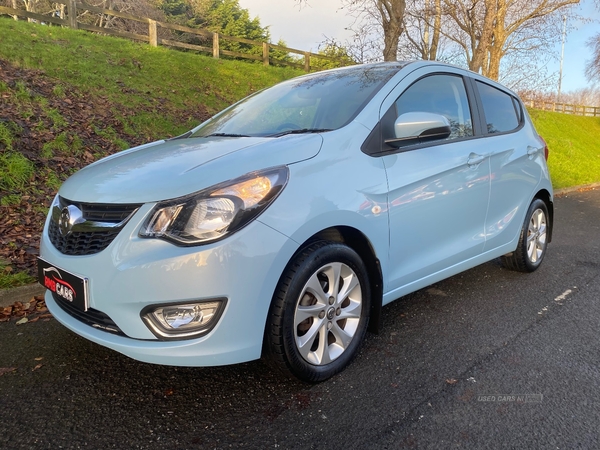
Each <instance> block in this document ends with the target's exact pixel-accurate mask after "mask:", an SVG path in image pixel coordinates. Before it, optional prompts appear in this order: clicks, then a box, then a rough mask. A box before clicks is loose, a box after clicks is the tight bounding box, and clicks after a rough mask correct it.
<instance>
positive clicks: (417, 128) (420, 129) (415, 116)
mask: <svg viewBox="0 0 600 450" xmlns="http://www.w3.org/2000/svg"><path fill="white" fill-rule="evenodd" d="M450 133H452V129H451V128H450V122H449V121H448V119H447V118H446V117H444V116H442V115H441V114H433V113H428V112H408V113H404V114H402V115H401V116H400V117H398V118H397V119H396V122H394V135H395V137H394V138H393V139H387V140H386V141H385V143H386V144H389V145H391V146H392V147H401V146H405V145H411V144H419V143H421V142H428V141H435V140H441V139H446V138H447V137H448V136H450Z"/></svg>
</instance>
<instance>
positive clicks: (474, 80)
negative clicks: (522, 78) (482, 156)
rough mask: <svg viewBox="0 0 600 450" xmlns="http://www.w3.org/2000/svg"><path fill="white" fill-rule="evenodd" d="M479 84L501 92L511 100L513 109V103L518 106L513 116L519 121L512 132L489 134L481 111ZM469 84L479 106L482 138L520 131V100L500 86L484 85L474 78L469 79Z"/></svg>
mask: <svg viewBox="0 0 600 450" xmlns="http://www.w3.org/2000/svg"><path fill="white" fill-rule="evenodd" d="M478 82H479V83H481V84H485V85H486V86H489V87H491V88H494V89H497V90H499V91H500V92H503V93H504V94H506V95H508V96H509V97H510V98H511V100H512V105H513V108H514V107H515V102H516V104H517V105H519V109H520V111H517V110H516V109H515V114H516V116H517V119H518V120H519V124H518V125H517V127H516V128H514V129H512V130H508V131H501V132H499V133H490V132H488V130H487V120H486V118H485V112H484V110H483V102H482V101H481V94H480V92H479V90H478V88H477V83H478ZM471 83H472V85H473V89H474V91H475V97H476V98H477V103H478V106H479V109H480V111H481V113H480V118H479V120H480V122H481V123H480V125H481V131H482V135H483V136H482V137H490V136H504V135H505V134H512V133H516V132H517V131H520V130H521V129H522V128H523V127H524V126H525V114H524V113H523V103H522V102H521V100H520V99H519V98H518V97H516V96H515V95H514V94H512V93H511V92H509V91H508V90H506V89H503V88H502V87H501V86H494V85H492V84H491V83H486V82H485V81H484V80H480V79H475V78H471Z"/></svg>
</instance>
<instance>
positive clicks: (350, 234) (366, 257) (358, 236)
mask: <svg viewBox="0 0 600 450" xmlns="http://www.w3.org/2000/svg"><path fill="white" fill-rule="evenodd" d="M320 240H323V241H331V242H339V243H342V244H344V245H347V246H348V247H350V248H351V249H352V250H354V251H355V252H356V253H358V256H360V259H361V260H362V261H363V263H364V265H365V269H366V270H367V274H368V275H369V284H370V288H371V311H370V319H369V327H368V331H370V332H372V333H376V334H377V333H379V330H380V329H381V323H382V315H381V309H382V300H383V275H382V271H381V264H380V261H379V258H377V255H376V253H375V250H374V248H373V246H372V244H371V242H370V241H369V239H368V238H367V237H366V236H365V235H364V234H363V233H362V232H361V231H359V230H357V229H356V228H353V227H348V226H335V227H330V228H326V229H324V230H321V231H319V232H318V233H316V234H314V235H313V236H311V237H310V238H309V239H307V240H306V242H304V243H303V244H302V245H301V246H300V248H299V249H298V251H297V252H296V253H298V252H300V251H302V249H303V248H305V247H306V246H307V245H310V244H311V243H313V242H315V241H320ZM294 257H295V255H294Z"/></svg>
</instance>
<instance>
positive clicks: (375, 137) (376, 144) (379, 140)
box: [360, 71, 483, 157]
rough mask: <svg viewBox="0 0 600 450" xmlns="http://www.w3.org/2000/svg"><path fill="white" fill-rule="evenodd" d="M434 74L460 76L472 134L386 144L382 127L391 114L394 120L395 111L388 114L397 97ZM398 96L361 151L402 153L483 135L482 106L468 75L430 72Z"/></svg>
mask: <svg viewBox="0 0 600 450" xmlns="http://www.w3.org/2000/svg"><path fill="white" fill-rule="evenodd" d="M435 75H446V76H454V77H459V78H462V80H463V84H464V87H465V92H466V95H467V103H468V105H469V109H470V112H471V124H472V126H473V135H472V136H465V137H460V138H456V139H452V140H450V141H448V140H445V139H443V140H439V141H427V142H420V143H417V144H411V145H406V146H404V147H399V148H397V147H392V146H390V145H387V144H386V143H385V140H384V138H383V136H382V129H383V128H385V127H386V126H388V127H389V125H390V124H389V120H390V117H391V116H393V118H392V119H391V120H392V121H394V120H395V119H396V117H397V113H396V114H393V115H392V114H390V111H391V110H392V109H393V108H396V101H397V100H398V98H400V96H401V95H402V94H403V93H404V92H405V91H406V90H407V89H409V88H410V87H411V86H413V85H414V84H415V83H418V82H419V81H421V80H422V79H424V78H427V77H431V76H435ZM400 96H398V98H397V99H396V100H394V102H393V103H392V105H391V106H390V107H389V109H388V110H387V111H386V112H385V113H384V114H383V115H382V116H381V119H379V122H377V125H375V126H374V127H373V130H371V133H370V134H369V136H368V137H367V139H365V141H364V142H363V144H362V146H361V148H360V149H361V151H362V152H363V153H365V154H367V155H369V156H374V157H378V156H386V155H393V154H396V153H404V152H408V151H413V150H420V149H422V148H430V147H434V146H437V145H443V144H450V143H455V142H464V141H468V140H471V139H478V138H481V137H483V133H482V129H481V127H482V120H481V118H482V115H483V113H482V111H483V108H482V107H481V106H480V104H481V103H480V100H479V98H478V95H477V91H476V90H475V89H474V86H472V79H471V77H469V76H468V75H465V74H461V73H455V72H444V71H436V72H430V73H428V74H425V75H423V76H422V77H419V78H418V79H416V80H415V81H413V82H412V83H411V84H410V85H409V86H407V87H406V89H404V91H402V93H401V94H400ZM392 126H393V125H392Z"/></svg>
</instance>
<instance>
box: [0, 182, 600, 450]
mask: <svg viewBox="0 0 600 450" xmlns="http://www.w3.org/2000/svg"><path fill="white" fill-rule="evenodd" d="M555 212H556V222H555V229H554V240H553V242H552V243H551V245H550V247H549V251H548V254H547V259H546V260H545V261H544V264H542V267H541V268H540V269H539V270H538V271H537V272H535V273H533V274H529V275H526V274H520V273H514V272H510V271H508V270H505V269H503V268H502V267H501V266H500V265H499V263H498V262H491V263H488V264H485V265H482V266H480V267H478V268H475V269H473V270H470V271H468V272H465V273H463V274H461V275H458V276H455V277H453V278H451V279H448V280H445V281H443V282H440V283H437V284H436V285H434V286H431V287H429V288H427V289H424V290H421V291H419V292H416V293H414V294H411V295H408V296H406V297H404V298H403V299H401V300H399V301H397V302H394V303H393V304H391V305H389V306H387V307H385V308H384V326H383V330H382V332H381V333H380V334H379V335H369V336H368V337H367V340H366V342H365V345H364V346H363V349H362V352H361V354H360V355H359V357H358V358H357V359H356V361H355V362H354V363H353V364H352V365H351V366H350V367H349V368H348V369H347V370H346V371H344V372H343V373H342V374H340V375H338V376H336V377H334V378H332V379H331V380H329V381H327V382H325V383H322V384H319V385H314V386H312V385H307V384H303V383H300V382H297V381H292V380H286V379H282V378H281V377H280V376H279V375H278V374H275V373H272V372H271V371H270V370H269V369H268V368H267V367H265V366H264V365H263V364H262V363H261V362H253V363H248V364H242V365H237V366H231V367H223V368H208V369H194V368H173V367H161V366H152V365H148V364H143V363H139V362H136V361H133V360H130V359H128V358H126V357H124V356H121V355H119V354H117V353H115V352H113V351H110V350H108V349H105V348H102V347H99V346H97V345H95V344H92V343H90V342H87V341H85V340H83V339H81V338H79V337H78V336H76V335H74V334H73V333H71V332H69V331H68V330H66V329H65V328H63V327H62V326H61V325H60V324H58V323H57V322H56V321H55V320H50V321H49V322H41V321H38V322H36V323H31V324H25V325H20V326H17V325H15V323H14V321H13V322H12V323H1V324H0V424H1V427H0V429H1V431H0V448H7V449H20V448H22V449H30V448H52V449H55V448H156V449H163V448H170V449H180V448H181V449H186V448H202V449H205V448H207V449H208V448H239V447H241V448H260V449H266V448H298V449H311V448H314V449H321V448H331V449H355V448H356V449H364V448H370V449H385V448H390V449H395V448H453V447H460V448H476V449H481V448H502V447H505V448H517V447H519V448H544V449H546V448H600V431H599V429H600V407H599V405H600V345H599V344H600V302H599V300H600V190H589V191H583V192H574V193H571V194H567V195H563V196H561V197H558V198H557V199H556V202H555ZM2 368H14V370H12V371H4V373H3V372H2ZM2 373H3V374H2Z"/></svg>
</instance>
